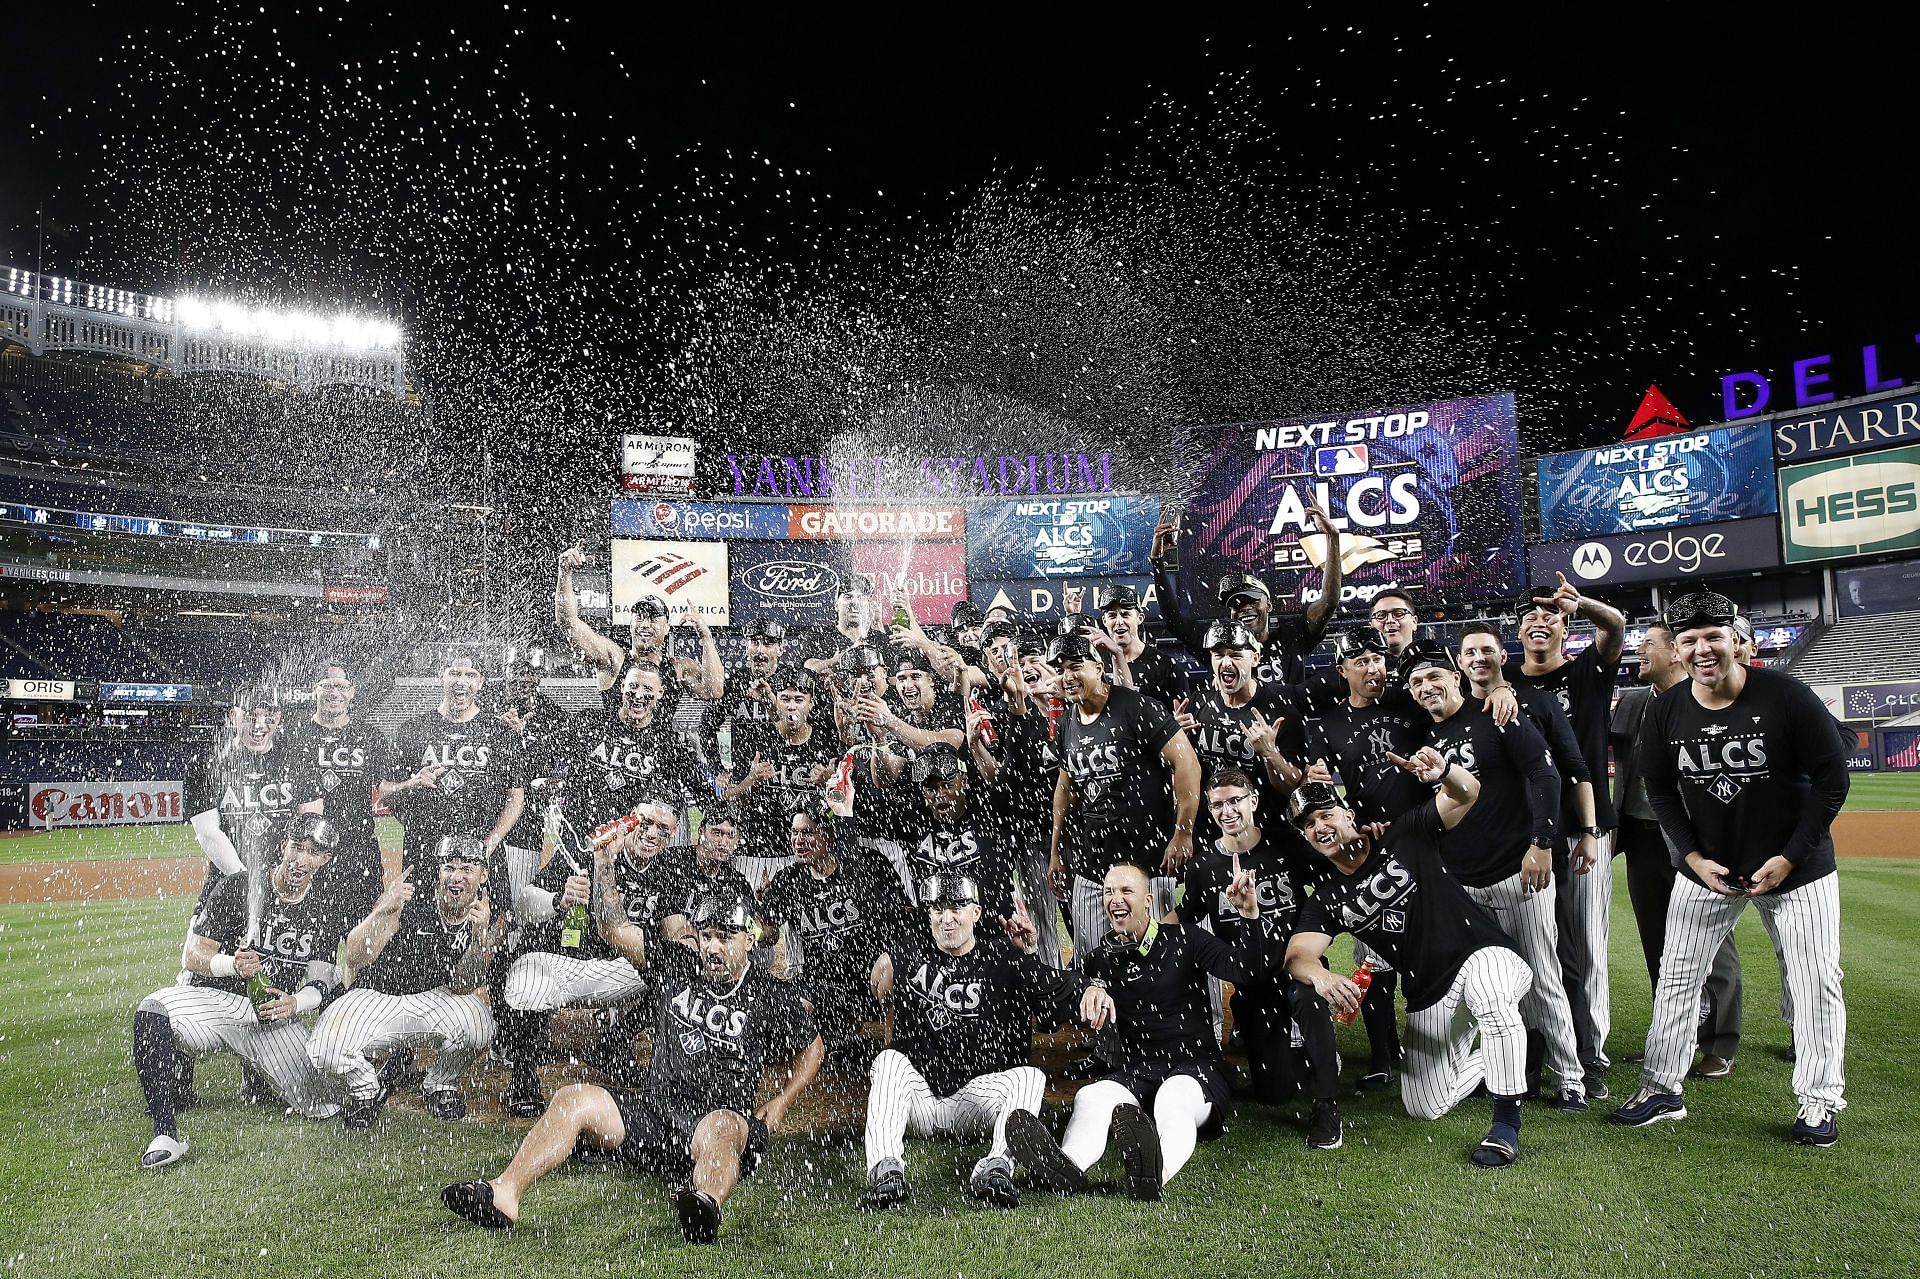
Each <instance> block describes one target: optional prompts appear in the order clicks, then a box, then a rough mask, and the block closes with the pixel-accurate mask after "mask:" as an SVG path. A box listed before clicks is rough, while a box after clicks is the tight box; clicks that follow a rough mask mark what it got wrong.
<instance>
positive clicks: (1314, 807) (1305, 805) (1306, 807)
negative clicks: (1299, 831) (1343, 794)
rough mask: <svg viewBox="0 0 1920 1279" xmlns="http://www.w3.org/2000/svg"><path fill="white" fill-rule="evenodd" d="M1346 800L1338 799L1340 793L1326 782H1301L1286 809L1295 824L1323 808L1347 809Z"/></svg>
mask: <svg viewBox="0 0 1920 1279" xmlns="http://www.w3.org/2000/svg"><path fill="white" fill-rule="evenodd" d="M1348 807H1350V806H1349V805H1348V803H1347V801H1346V800H1344V799H1342V798H1340V792H1339V791H1338V790H1336V789H1334V787H1332V786H1331V785H1329V784H1328V783H1326V782H1302V783H1301V784H1300V787H1299V789H1298V790H1296V791H1294V792H1293V801H1292V802H1291V803H1290V804H1289V805H1288V809H1289V811H1290V813H1291V815H1292V817H1293V820H1294V822H1295V823H1298V822H1299V821H1300V820H1301V819H1302V818H1304V817H1306V816H1308V815H1309V814H1311V813H1317V812H1319V811H1320V810H1321V809H1323V808H1348Z"/></svg>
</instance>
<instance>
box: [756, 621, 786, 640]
mask: <svg viewBox="0 0 1920 1279" xmlns="http://www.w3.org/2000/svg"><path fill="white" fill-rule="evenodd" d="M786 637H787V628H786V627H785V626H783V625H781V624H780V623H779V622H776V621H774V620H773V619H772V618H771V617H756V618H754V619H753V621H751V622H749V623H748V624H747V638H748V639H756V640H764V641H766V642H767V643H769V644H777V643H779V642H780V641H781V640H783V639H785V638H786Z"/></svg>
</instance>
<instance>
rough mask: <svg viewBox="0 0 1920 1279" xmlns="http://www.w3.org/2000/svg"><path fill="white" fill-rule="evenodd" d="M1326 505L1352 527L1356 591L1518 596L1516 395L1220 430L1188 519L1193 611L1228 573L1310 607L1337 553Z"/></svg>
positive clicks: (1186, 563) (1351, 585)
mask: <svg viewBox="0 0 1920 1279" xmlns="http://www.w3.org/2000/svg"><path fill="white" fill-rule="evenodd" d="M1316 502H1317V503H1319V504H1321V505H1322V506H1324V507H1325V509H1326V510H1327V512H1328V514H1329V516H1330V517H1331V518H1332V519H1333V520H1334V522H1335V525H1336V527H1338V528H1339V529H1340V530H1341V531H1342V537H1341V560H1342V564H1343V566H1344V567H1345V569H1346V572H1347V582H1346V586H1345V589H1344V590H1343V595H1344V597H1345V598H1348V599H1366V598H1370V597H1371V596H1372V594H1373V593H1374V592H1375V591H1378V590H1381V589H1382V588H1384V587H1386V586H1388V585H1394V586H1398V587H1400V588H1401V589H1403V590H1407V591H1410V592H1412V593H1413V594H1414V596H1415V598H1422V597H1425V596H1427V595H1429V594H1432V595H1438V596H1444V597H1446V598H1447V599H1449V600H1466V599H1483V598H1489V597H1496V596H1507V595H1512V594H1513V593H1514V592H1515V591H1516V590H1518V589H1519V586H1520V577H1521V575H1522V573H1523V572H1524V569H1525V562H1524V560H1523V559H1522V554H1521V545H1522V533H1523V523H1522V519H1521V507H1520V502H1521V498H1520V469H1519V441H1518V438H1517V431H1516V426H1515V421H1514V405H1513V396H1512V394H1510V393H1504V392H1503V393H1500V394H1496V395H1483V396H1476V397H1474V398H1472V399H1466V400H1444V401H1440V402H1437V403H1432V404H1411V405H1401V406H1396V407H1392V408H1379V409H1368V410H1365V411H1363V412H1358V413H1343V414H1339V415H1337V416H1327V417H1316V418H1296V419H1294V420H1292V421H1285V422H1249V423H1242V424H1240V425H1237V426H1231V427H1226V428H1222V429H1221V430H1220V432H1219V434H1218V436H1217V438H1216V439H1215V441H1214V443H1213V445H1212V447H1211V448H1210V449H1208V451H1207V453H1206V455H1205V456H1204V457H1203V458H1202V459H1201V461H1200V463H1199V466H1198V467H1197V469H1196V484H1195V489H1194V494H1193V496H1192V498H1191V499H1189V501H1188V503H1187V507H1186V510H1185V512H1184V513H1183V515H1182V516H1181V524H1180V527H1181V531H1182V538H1181V547H1180V572H1179V574H1178V578H1177V585H1178V588H1179V591H1180V594H1181V596H1182V597H1183V601H1184V603H1183V608H1193V609H1200V610H1202V611H1205V610H1210V609H1212V608H1213V607H1214V606H1213V602H1212V601H1213V596H1212V590H1213V585H1214V583H1215V582H1217V581H1218V580H1219V578H1220V577H1221V575H1222V574H1225V573H1253V574H1257V575H1259V576H1260V577H1261V578H1262V579H1264V580H1265V581H1266V582H1267V583H1268V585H1269V586H1270V587H1271V588H1272V590H1273V594H1274V603H1275V605H1276V606H1277V607H1279V608H1288V607H1291V608H1295V609H1298V608H1302V607H1304V606H1305V605H1307V604H1309V603H1311V602H1312V601H1313V599H1314V598H1315V594H1316V593H1317V591H1318V589H1319V581H1320V573H1319V571H1318V570H1319V569H1320V567H1321V566H1322V565H1323V564H1324V563H1325V561H1326V557H1327V542H1326V538H1325V537H1324V536H1322V535H1321V534H1319V533H1317V532H1315V531H1314V528H1313V525H1312V523H1311V522H1310V521H1309V519H1308V514H1307V512H1308V508H1309V507H1310V506H1312V505H1313V504H1314V503H1316Z"/></svg>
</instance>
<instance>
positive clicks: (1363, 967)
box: [1333, 959, 1373, 1026]
mask: <svg viewBox="0 0 1920 1279" xmlns="http://www.w3.org/2000/svg"><path fill="white" fill-rule="evenodd" d="M1353 984H1354V985H1356V986H1358V987H1359V988H1360V998H1361V999H1365V998H1366V997H1367V992H1368V991H1369V990H1372V989H1373V961H1372V960H1371V959H1363V960H1361V961H1360V966H1359V967H1358V968H1356V969H1354V970H1353ZM1359 1015H1360V1010H1359V1009H1358V1008H1357V1007H1356V1008H1355V1009H1354V1010H1353V1011H1352V1012H1350V1013H1346V1012H1340V1013H1335V1014H1334V1015H1333V1019H1334V1020H1335V1021H1337V1022H1339V1023H1340V1024H1341V1025H1342V1026H1351V1025H1353V1019H1354V1018H1355V1017H1358V1016H1359Z"/></svg>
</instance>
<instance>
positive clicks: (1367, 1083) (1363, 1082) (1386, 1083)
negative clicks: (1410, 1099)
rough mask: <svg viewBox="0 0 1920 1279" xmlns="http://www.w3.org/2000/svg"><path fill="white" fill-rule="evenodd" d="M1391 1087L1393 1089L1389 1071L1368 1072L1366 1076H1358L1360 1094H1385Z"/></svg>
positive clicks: (1391, 1074) (1391, 1073) (1391, 1076)
mask: <svg viewBox="0 0 1920 1279" xmlns="http://www.w3.org/2000/svg"><path fill="white" fill-rule="evenodd" d="M1391 1087H1393V1072H1392V1071H1391V1070H1369V1071H1368V1072H1367V1073H1366V1074H1364V1075H1362V1076H1360V1091H1361V1092H1385V1091H1386V1090H1387V1089H1389V1088H1391Z"/></svg>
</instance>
